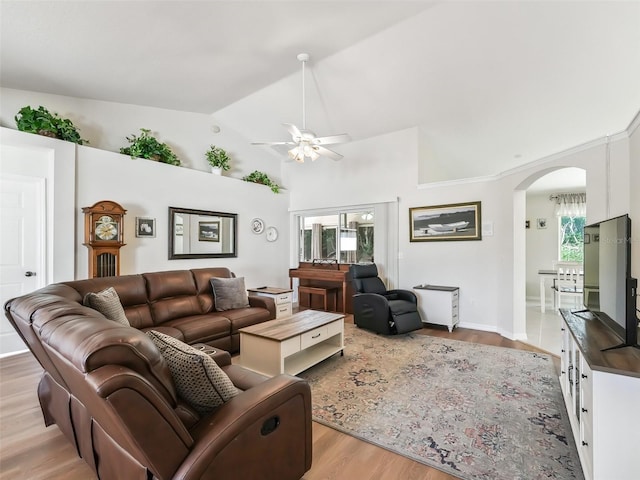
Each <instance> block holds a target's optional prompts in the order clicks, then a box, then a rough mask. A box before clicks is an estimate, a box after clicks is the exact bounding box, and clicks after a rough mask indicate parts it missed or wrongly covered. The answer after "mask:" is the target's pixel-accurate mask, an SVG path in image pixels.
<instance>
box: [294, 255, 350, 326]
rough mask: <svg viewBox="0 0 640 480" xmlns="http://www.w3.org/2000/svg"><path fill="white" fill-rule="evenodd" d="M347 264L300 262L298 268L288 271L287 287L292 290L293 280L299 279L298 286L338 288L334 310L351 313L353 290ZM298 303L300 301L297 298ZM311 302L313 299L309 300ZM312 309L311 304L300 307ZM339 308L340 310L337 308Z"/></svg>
mask: <svg viewBox="0 0 640 480" xmlns="http://www.w3.org/2000/svg"><path fill="white" fill-rule="evenodd" d="M349 266H350V264H348V263H336V262H318V261H314V262H300V264H299V265H298V268H290V269H289V286H290V287H291V288H293V279H294V278H297V279H299V282H300V285H305V286H310V287H325V288H326V287H338V289H339V290H338V300H337V302H336V303H337V305H336V309H338V310H340V311H341V312H343V313H353V302H352V300H351V298H352V296H353V288H352V287H351V275H350V274H349ZM298 300H299V301H302V299H300V298H298ZM311 300H313V299H311ZM301 306H302V307H309V308H314V306H313V304H310V305H301ZM339 307H341V308H339Z"/></svg>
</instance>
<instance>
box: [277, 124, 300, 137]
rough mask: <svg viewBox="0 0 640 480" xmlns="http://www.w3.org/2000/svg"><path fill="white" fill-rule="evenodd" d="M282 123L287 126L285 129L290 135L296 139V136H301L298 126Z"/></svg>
mask: <svg viewBox="0 0 640 480" xmlns="http://www.w3.org/2000/svg"><path fill="white" fill-rule="evenodd" d="M282 125H284V126H285V127H287V131H288V132H289V133H290V134H291V136H292V137H293V138H294V139H296V138H302V132H301V131H300V129H299V128H298V127H296V126H295V125H293V124H292V123H283V124H282Z"/></svg>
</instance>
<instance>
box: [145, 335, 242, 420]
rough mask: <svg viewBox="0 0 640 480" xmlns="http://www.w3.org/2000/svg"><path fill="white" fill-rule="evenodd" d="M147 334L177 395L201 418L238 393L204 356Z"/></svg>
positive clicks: (164, 337)
mask: <svg viewBox="0 0 640 480" xmlns="http://www.w3.org/2000/svg"><path fill="white" fill-rule="evenodd" d="M146 333H147V335H148V336H149V338H150V339H151V341H152V342H153V343H154V344H155V345H156V347H158V350H160V353H161V354H162V357H163V358H164V360H165V361H166V362H167V365H168V366H169V370H170V371H171V376H172V377H173V383H174V384H175V386H176V390H177V392H178V395H180V398H182V399H183V400H185V401H186V402H187V403H189V404H190V405H191V406H192V407H193V408H194V410H195V411H196V412H198V413H199V414H200V415H206V414H207V413H210V412H211V411H213V410H214V409H215V408H216V407H218V406H220V405H222V404H223V403H224V402H226V401H228V400H230V399H231V398H233V397H234V396H236V395H237V394H238V393H240V390H238V389H237V388H236V387H235V385H234V384H233V382H232V381H231V380H230V379H229V377H228V376H227V374H226V373H224V371H223V370H222V369H221V368H220V367H219V366H218V364H217V363H216V362H215V361H214V360H213V359H212V358H211V357H210V356H209V355H207V354H206V353H204V352H202V351H200V350H198V349H196V348H194V347H192V346H191V345H187V344H186V343H184V342H181V341H180V340H178V339H177V338H173V337H170V336H169V335H165V334H164V333H160V332H158V331H156V330H149V331H148V332H146Z"/></svg>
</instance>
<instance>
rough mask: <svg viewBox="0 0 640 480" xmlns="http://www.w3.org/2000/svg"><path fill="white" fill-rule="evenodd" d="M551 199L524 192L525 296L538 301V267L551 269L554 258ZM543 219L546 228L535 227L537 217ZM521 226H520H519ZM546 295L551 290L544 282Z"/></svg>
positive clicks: (554, 222)
mask: <svg viewBox="0 0 640 480" xmlns="http://www.w3.org/2000/svg"><path fill="white" fill-rule="evenodd" d="M554 205H555V204H554V203H553V202H552V201H550V200H549V194H548V193H544V194H537V195H527V220H528V221H529V225H530V227H529V228H528V229H525V236H526V242H527V255H526V259H527V264H526V267H527V293H526V294H527V299H531V300H534V301H538V299H539V297H540V282H539V279H538V270H540V269H548V270H550V269H552V268H553V263H552V262H553V261H554V260H558V219H557V217H556V216H555V212H554ZM539 218H544V219H546V221H547V223H546V225H547V228H545V229H541V228H538V225H537V219H539ZM522 228H524V226H523V227H522ZM547 289H548V290H547V293H546V299H547V300H550V299H552V297H551V291H550V289H549V284H548V285H547Z"/></svg>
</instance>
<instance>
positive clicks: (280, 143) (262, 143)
mask: <svg viewBox="0 0 640 480" xmlns="http://www.w3.org/2000/svg"><path fill="white" fill-rule="evenodd" d="M251 145H297V144H296V143H294V142H251Z"/></svg>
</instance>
